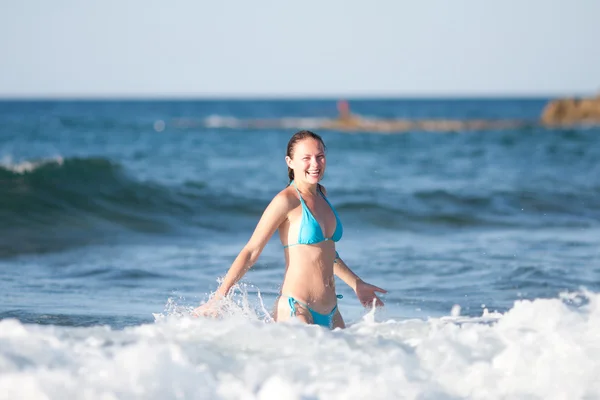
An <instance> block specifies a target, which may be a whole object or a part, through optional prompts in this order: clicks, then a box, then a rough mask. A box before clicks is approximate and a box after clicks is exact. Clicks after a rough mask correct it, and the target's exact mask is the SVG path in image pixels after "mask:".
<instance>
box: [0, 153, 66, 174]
mask: <svg viewBox="0 0 600 400" xmlns="http://www.w3.org/2000/svg"><path fill="white" fill-rule="evenodd" d="M63 162H64V160H63V158H62V157H61V156H56V157H52V158H45V159H41V160H37V161H21V162H18V163H15V162H13V160H12V157H11V156H4V157H2V160H0V167H3V168H5V169H7V170H10V171H12V172H14V173H17V174H25V173H27V172H32V171H34V170H35V169H37V168H39V167H41V166H44V165H48V164H58V165H62V164H63Z"/></svg>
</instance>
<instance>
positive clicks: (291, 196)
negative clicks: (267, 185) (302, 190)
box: [269, 186, 300, 213]
mask: <svg viewBox="0 0 600 400" xmlns="http://www.w3.org/2000/svg"><path fill="white" fill-rule="evenodd" d="M299 203H300V200H299V199H298V197H297V196H296V193H295V192H294V191H293V190H290V187H289V186H288V187H286V188H285V189H282V190H281V191H280V192H279V193H277V194H276V195H275V196H274V197H273V199H272V200H271V203H270V204H269V207H273V208H276V209H278V210H280V211H282V212H285V213H287V212H288V211H290V210H292V209H293V208H296V207H298V204H299Z"/></svg>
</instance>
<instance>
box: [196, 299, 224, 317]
mask: <svg viewBox="0 0 600 400" xmlns="http://www.w3.org/2000/svg"><path fill="white" fill-rule="evenodd" d="M219 300H220V298H217V296H215V297H212V298H210V299H209V300H208V301H207V302H206V303H204V304H202V305H201V306H199V307H196V308H195V309H194V311H192V313H191V316H192V317H195V318H198V317H211V318H216V317H218V316H219Z"/></svg>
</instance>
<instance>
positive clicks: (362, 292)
mask: <svg viewBox="0 0 600 400" xmlns="http://www.w3.org/2000/svg"><path fill="white" fill-rule="evenodd" d="M335 256H336V258H335V260H334V264H333V273H334V274H335V275H337V276H338V277H339V278H340V279H341V280H342V281H344V282H345V283H346V284H347V285H348V286H350V287H351V288H352V290H354V293H356V296H357V297H358V300H359V301H360V303H361V304H362V305H363V306H365V307H370V306H373V302H375V306H377V307H381V306H383V301H381V299H380V298H379V297H377V295H376V294H375V292H379V293H387V291H386V290H384V289H382V288H380V287H377V286H374V285H371V284H369V283H367V282H365V281H363V280H362V279H360V278H359V276H358V275H356V274H355V273H354V272H352V270H351V269H350V268H349V267H348V266H347V265H346V263H345V262H344V260H342V259H341V258H340V256H339V254H338V253H337V251H336V252H335Z"/></svg>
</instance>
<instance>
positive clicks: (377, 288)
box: [373, 286, 387, 293]
mask: <svg viewBox="0 0 600 400" xmlns="http://www.w3.org/2000/svg"><path fill="white" fill-rule="evenodd" d="M373 290H375V291H376V292H379V293H387V290H385V289H382V288H380V287H377V286H373Z"/></svg>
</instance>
